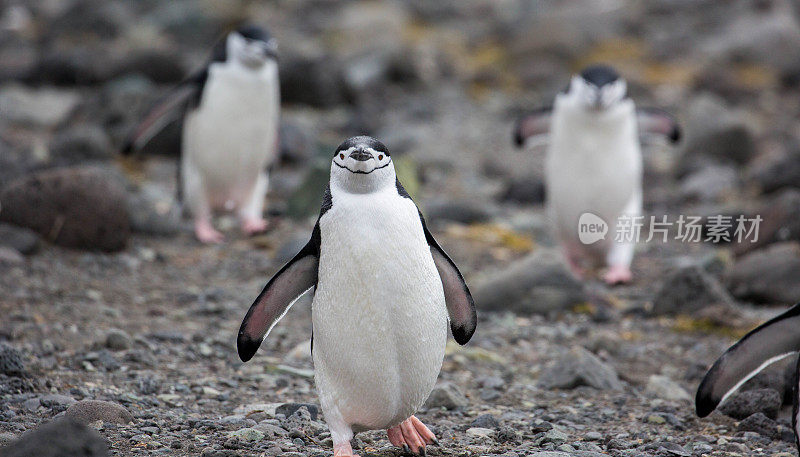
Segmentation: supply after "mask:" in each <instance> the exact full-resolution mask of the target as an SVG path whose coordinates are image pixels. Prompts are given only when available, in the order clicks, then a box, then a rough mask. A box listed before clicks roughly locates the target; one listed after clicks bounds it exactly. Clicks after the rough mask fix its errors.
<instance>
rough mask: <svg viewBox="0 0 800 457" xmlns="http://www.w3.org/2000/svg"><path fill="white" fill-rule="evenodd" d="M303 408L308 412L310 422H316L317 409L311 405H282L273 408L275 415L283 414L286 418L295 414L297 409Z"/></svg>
mask: <svg viewBox="0 0 800 457" xmlns="http://www.w3.org/2000/svg"><path fill="white" fill-rule="evenodd" d="M300 408H305V409H307V410H308V412H309V414H310V417H311V420H314V421H315V420H317V417H319V407H318V406H317V405H314V404H312V403H284V404H282V405H280V406H278V407H277V408H275V414H283V415H284V416H286V417H289V416H291V415H292V414H294V413H296V412H297V410H298V409H300Z"/></svg>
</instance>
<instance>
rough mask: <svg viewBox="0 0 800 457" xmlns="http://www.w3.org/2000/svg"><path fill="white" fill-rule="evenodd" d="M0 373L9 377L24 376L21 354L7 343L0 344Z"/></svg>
mask: <svg viewBox="0 0 800 457" xmlns="http://www.w3.org/2000/svg"><path fill="white" fill-rule="evenodd" d="M0 373H3V374H5V375H9V376H22V375H23V374H25V364H24V362H23V360H22V354H20V352H19V351H18V350H17V349H16V348H14V347H13V346H11V345H10V344H8V343H0Z"/></svg>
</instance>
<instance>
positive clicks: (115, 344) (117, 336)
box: [105, 328, 133, 351]
mask: <svg viewBox="0 0 800 457" xmlns="http://www.w3.org/2000/svg"><path fill="white" fill-rule="evenodd" d="M132 343H133V341H132V340H131V337H130V335H128V334H127V333H125V331H124V330H120V329H117V328H113V329H111V330H109V331H108V333H107V334H106V342H105V345H106V347H107V348H109V349H111V350H112V351H124V350H125V349H130V347H131V345H132Z"/></svg>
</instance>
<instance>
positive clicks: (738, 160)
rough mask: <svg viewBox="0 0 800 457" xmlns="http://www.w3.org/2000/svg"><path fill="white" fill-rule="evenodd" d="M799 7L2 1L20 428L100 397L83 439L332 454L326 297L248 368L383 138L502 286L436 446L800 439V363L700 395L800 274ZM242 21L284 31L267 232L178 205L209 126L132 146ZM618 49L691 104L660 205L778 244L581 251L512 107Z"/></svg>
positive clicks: (0, 114)
mask: <svg viewBox="0 0 800 457" xmlns="http://www.w3.org/2000/svg"><path fill="white" fill-rule="evenodd" d="M799 21H800V4H798V2H795V1H789V0H773V1H770V0H721V1H716V0H714V1H712V0H647V1H624V0H574V1H564V2H557V1H531V0H498V1H489V0H461V1H456V0H441V1H435V2H432V1H424V0H411V1H366V2H362V1H331V0H317V1H303V0H286V1H245V0H240V1H236V0H219V1H218V0H215V1H211V0H208V1H188V0H177V1H154V0H140V1H135V2H130V1H121V0H35V1H12V0H2V1H0V205H2V210H0V221H2V222H0V313H1V314H2V316H3V318H1V319H0V341H2V342H0V445H4V444H6V443H10V442H13V441H15V440H17V439H18V438H19V437H20V435H21V434H22V433H23V432H25V431H28V430H32V429H35V428H36V427H37V426H38V425H39V424H41V423H44V422H47V421H49V420H50V419H52V418H53V417H55V416H58V415H59V414H65V411H66V412H67V413H69V410H70V409H72V411H73V412H72V413H70V414H72V415H73V416H74V417H80V418H84V419H86V420H85V421H84V422H89V423H90V424H92V429H93V430H94V431H92V430H88V429H87V430H83V429H81V430H80V431H75V432H74V433H72V432H71V434H70V436H75V437H76V438H75V440H86V442H87V443H94V444H92V445H97V449H98V451H97V452H109V453H110V454H113V455H150V454H174V455H201V454H202V455H219V456H222V455H281V454H285V455H322V454H326V453H329V452H330V449H329V441H330V439H329V437H328V436H326V433H327V432H326V431H325V427H324V425H323V424H322V422H321V421H322V418H321V417H319V418H318V417H317V414H316V406H314V405H313V403H315V402H316V401H317V400H316V397H315V395H314V391H313V381H312V379H311V375H310V373H311V371H310V370H311V369H312V365H311V361H310V355H309V348H308V340H309V338H310V325H311V324H310V308H309V306H308V303H303V304H298V305H296V306H295V307H294V308H293V309H292V311H291V312H290V313H289V314H288V315H287V317H286V318H285V319H284V321H282V322H281V324H279V325H278V326H277V327H276V329H275V330H274V331H273V333H272V334H271V335H270V338H269V339H268V340H267V341H266V342H265V343H264V346H263V348H262V352H260V353H259V355H258V356H257V357H256V359H255V360H253V361H252V362H250V363H249V364H247V365H243V364H241V363H240V362H239V360H238V358H237V357H236V353H235V349H234V341H235V335H236V329H237V328H238V326H239V323H240V322H241V318H242V317H243V316H244V313H245V312H246V310H247V308H248V306H249V305H250V303H251V302H252V300H253V299H254V297H255V296H256V295H257V294H258V292H259V291H260V290H261V287H263V285H264V283H265V282H266V281H267V279H268V278H269V276H270V275H271V274H272V273H274V272H275V271H277V269H278V268H280V266H281V265H282V264H283V263H284V262H286V261H287V260H289V259H290V258H291V257H293V256H294V254H295V253H296V252H297V250H299V248H300V247H302V246H303V245H304V244H305V242H306V241H307V240H308V237H309V235H310V231H311V227H313V223H314V220H315V219H316V215H317V214H318V211H319V204H320V201H321V196H322V192H323V190H324V188H325V185H326V183H327V180H328V173H329V167H330V157H331V154H332V152H333V151H334V149H335V147H336V145H338V144H339V143H340V142H341V141H342V140H344V139H345V138H347V137H349V136H352V135H356V134H369V135H372V136H374V137H376V138H378V139H379V140H381V141H383V142H384V143H385V144H386V145H387V146H388V148H389V150H390V151H391V153H392V157H393V158H394V159H395V163H396V166H397V168H398V174H399V176H400V179H401V180H402V182H403V184H404V185H405V187H406V188H407V189H408V190H409V192H410V193H411V194H412V196H414V198H415V200H416V202H417V203H418V205H419V206H420V207H421V209H422V210H423V212H424V213H425V215H426V218H427V219H428V221H429V224H430V226H431V227H432V229H433V231H434V232H435V234H436V235H437V238H438V239H439V242H440V244H442V245H443V246H444V247H445V249H446V250H447V251H448V252H449V253H450V254H451V256H452V257H453V258H454V259H455V261H456V263H457V264H458V265H459V267H460V268H461V271H462V273H464V275H465V277H466V279H467V282H468V283H469V285H470V287H471V288H472V290H473V294H474V295H475V298H476V302H477V304H478V307H479V312H480V318H481V321H480V324H479V327H478V332H477V334H476V336H475V339H473V341H472V342H471V343H470V345H469V346H468V347H466V348H461V349H458V348H455V347H453V348H449V349H448V355H447V358H446V360H445V366H444V370H443V373H442V375H441V378H442V382H443V384H442V385H441V386H439V387H437V390H436V391H435V392H436V395H434V396H432V398H434V399H435V400H432V401H433V403H432V404H430V405H429V408H428V410H427V412H424V413H423V414H422V416H423V418H424V419H425V420H426V421H427V422H428V423H431V424H432V425H433V427H432V428H434V430H435V431H436V433H437V434H438V435H439V437H440V438H443V437H444V438H445V439H444V440H443V442H445V443H447V444H446V445H445V447H444V448H443V449H442V450H435V451H431V452H438V453H442V454H451V453H453V454H455V453H457V454H458V455H482V454H503V455H508V456H515V455H528V454H531V453H533V452H539V451H548V450H549V451H552V450H558V451H560V452H566V453H573V452H594V453H607V454H611V455H628V453H627V452H628V450H630V449H635V450H636V454H637V455H701V454H704V453H711V451H712V449H720V450H721V451H725V452H727V453H728V454H727V455H777V454H776V453H779V452H785V451H788V450H791V448H792V443H791V442H790V441H791V434H789V435H787V433H788V430H789V429H788V426H789V424H788V422H787V421H786V418H787V417H788V415H787V413H786V411H785V408H784V409H782V405H783V403H784V401H785V400H788V399H789V396H790V395H789V392H790V389H791V377H790V373H789V371H787V370H785V369H784V368H785V367H784V366H779V367H776V368H774V369H772V370H771V371H767V372H765V374H763V375H760V376H759V377H757V378H756V379H755V381H751V383H750V385H748V386H746V390H748V389H749V391H750V392H755V393H751V394H748V395H750V397H747V398H746V399H745V400H747V401H745V400H742V402H743V404H745V405H749V406H747V407H750V409H747V408H744V407H743V408H744V410H736V411H732V412H730V411H729V414H728V413H726V414H727V415H722V414H719V415H715V416H712V419H711V420H704V421H700V420H697V419H695V418H694V415H693V409H692V405H691V402H690V398H691V395H690V394H691V393H692V392H693V390H694V389H695V388H696V384H697V382H699V379H700V378H701V377H702V375H703V373H704V372H705V369H706V368H707V367H708V365H709V364H710V363H711V362H712V361H713V360H714V359H716V357H717V356H718V355H719V354H720V353H721V352H722V351H723V350H724V349H725V348H726V347H727V346H728V345H729V344H730V343H731V342H732V341H733V338H734V337H736V336H741V335H742V334H743V332H744V331H746V330H747V329H748V328H752V326H753V325H754V324H755V323H757V322H759V321H761V320H763V319H765V318H767V317H769V316H771V315H773V314H775V313H776V312H777V311H778V310H779V309H781V308H780V307H785V306H787V305H790V304H792V303H794V302H795V301H797V300H798V298H800V281H798V272H800V244H798V242H800V147H799V145H800V143H798V139H800V138H799V137H800V119H799V118H798V114H799V113H800V91H799V90H798V89H799V87H800V22H799ZM242 22H249V23H255V24H259V25H262V26H265V27H266V28H268V29H269V30H270V31H271V33H272V35H273V36H274V37H275V38H276V39H277V41H278V44H279V56H280V57H279V72H280V79H281V98H282V111H281V126H280V157H281V159H280V162H279V163H278V164H276V166H275V167H274V168H273V170H272V174H271V182H270V192H269V196H268V205H267V207H268V210H267V212H268V215H269V219H270V220H271V222H272V223H273V226H272V228H271V229H270V231H268V232H267V233H266V234H263V235H259V236H256V237H253V238H246V237H243V236H241V235H238V232H237V230H235V223H234V222H233V221H232V220H229V219H228V218H225V217H223V218H222V219H221V221H220V222H219V226H221V227H223V228H225V229H227V235H228V238H229V239H228V241H227V242H226V243H224V244H222V245H220V246H204V245H201V244H199V243H198V242H197V241H195V240H194V238H193V237H192V234H191V223H190V222H189V221H188V220H186V219H182V218H181V214H180V210H179V206H178V204H177V201H176V185H177V181H176V170H177V159H178V157H179V150H180V132H181V126H180V124H179V123H175V124H173V125H170V126H169V127H168V128H166V129H165V130H164V132H163V133H162V134H160V135H159V136H158V137H156V138H155V139H154V141H152V142H151V143H150V144H149V145H148V146H147V148H146V150H145V151H143V153H142V154H141V155H139V156H137V157H134V158H132V159H124V160H123V159H122V158H121V156H120V154H119V152H118V151H119V149H120V147H121V146H122V144H123V141H124V139H125V137H126V135H128V134H129V133H130V132H131V130H132V129H133V128H134V127H135V126H136V125H137V123H138V122H139V121H140V120H141V118H142V116H143V115H144V114H145V113H146V111H147V109H148V108H149V107H150V106H152V104H153V103H155V102H156V101H157V100H158V99H159V98H160V97H161V96H163V95H164V94H165V93H167V91H168V90H169V89H170V88H171V87H173V86H174V85H175V84H177V83H178V82H180V81H181V80H183V79H184V78H185V77H187V76H188V75H190V74H192V73H194V72H196V71H198V70H199V69H200V68H202V67H203V65H204V64H205V63H206V61H207V59H208V57H209V53H210V50H211V48H212V46H213V45H214V43H215V42H216V41H217V40H218V39H219V38H220V37H222V36H223V35H224V34H225V33H226V32H228V31H230V30H231V29H233V28H235V27H236V26H237V25H239V24H241V23H242ZM591 63H607V64H610V65H612V66H614V67H615V68H616V69H617V70H618V71H619V72H620V73H621V75H622V76H623V77H624V78H626V79H627V81H628V87H629V94H630V96H631V97H632V98H633V99H634V100H635V101H636V103H637V105H638V106H645V107H660V108H663V109H666V110H667V111H669V112H671V113H672V114H673V115H675V117H676V118H677V119H678V120H679V122H680V123H681V124H682V126H683V129H684V133H685V136H684V139H683V140H682V141H681V143H680V144H679V145H678V146H677V147H667V146H663V145H655V146H651V147H647V148H645V150H644V155H645V179H644V190H645V200H644V207H645V214H646V215H648V216H649V215H656V216H661V215H669V217H670V219H671V220H675V218H676V217H677V215H678V214H685V215H697V216H702V217H708V216H712V215H730V216H734V217H736V216H738V215H745V216H747V217H755V216H756V215H760V216H761V217H762V218H763V222H762V223H761V225H760V231H759V237H758V241H757V242H755V243H749V242H747V243H731V244H728V243H722V244H712V243H681V242H677V241H674V240H672V241H670V242H669V243H660V242H659V243H657V242H650V243H641V244H640V245H639V246H638V248H637V255H636V258H635V260H634V264H633V273H634V277H635V280H634V282H633V283H632V284H631V285H628V286H623V287H617V288H612V289H609V288H606V287H605V286H604V285H602V284H601V283H600V282H599V281H596V280H588V281H585V282H579V281H577V280H575V279H574V278H573V277H572V276H571V275H570V274H569V273H568V271H567V270H566V269H565V268H564V266H563V264H562V261H561V259H560V254H559V252H558V251H557V249H555V247H554V243H553V237H552V235H551V234H550V233H549V230H548V221H547V218H546V216H545V214H544V210H543V206H542V204H543V202H544V185H543V177H542V164H543V154H544V148H532V149H527V150H517V149H515V148H514V147H513V146H512V141H511V140H512V129H513V124H514V122H515V120H516V119H517V118H518V116H519V115H521V114H522V113H524V112H525V111H527V110H530V109H533V108H536V107H539V106H545V105H549V104H551V103H552V100H553V97H554V95H555V94H556V92H558V91H559V90H561V89H563V88H564V87H565V86H566V84H567V83H568V81H569V78H570V76H571V75H572V74H574V73H575V72H577V71H579V70H580V69H581V68H582V67H584V66H586V65H588V64H591ZM87 202H90V204H87ZM565 366H566V367H570V370H560V371H559V368H558V367H565ZM576 373H577V374H576ZM753 389H755V390H753ZM89 400H98V401H101V402H104V403H92V402H90V401H89ZM293 402H307V403H311V405H309V406H308V407H307V409H308V410H310V411H311V414H309V415H305V414H304V413H303V414H293V413H294V410H296V409H297V408H296V405H295V406H292V404H293ZM287 404H289V406H286V405H287ZM75 405H79V406H75ZM754 405H755V406H754ZM276 408H284V409H282V410H281V409H276ZM287 408H288V409H287ZM292 408H294V409H292ZM312 410H313V411H312ZM75 411H78V412H75ZM302 411H305V410H301V413H302ZM487 414H488V415H489V416H486V415H487ZM755 414H761V416H756V418H755V419H752V420H751V419H750V418H751V416H753V415H755ZM762 417H763V419H762ZM87 418H88V419H87ZM480 418H482V419H480ZM478 419H480V421H478ZM744 419H747V420H749V421H750V422H747V421H746V420H744ZM98 420H99V421H100V422H98ZM735 420H743V421H742V422H735ZM475 421H478V422H477V423H476V422H475ZM741 424H744V425H741ZM476 429H477V430H476ZM469 430H473V431H472V432H469ZM468 432H469V433H468ZM47 433H51V434H52V433H53V431H52V430H50V431H49V432H47ZM98 433H99V434H98ZM593 433H594V434H593ZM596 434H600V437H598V436H597V435H596ZM45 436H46V435H45ZM38 439H39V440H40V441H43V440H42V439H41V437H40V438H38ZM361 439H362V441H359V442H358V443H357V446H360V447H361V449H362V452H361V453H362V455H363V454H378V455H395V454H396V453H397V451H396V450H392V449H391V448H390V447H389V445H388V441H386V439H385V436H382V435H380V434H377V433H371V434H365V435H363V436H362V438H361ZM96 440H99V441H96ZM44 441H46V440H44ZM65 446H66V445H65ZM326 446H327V447H326ZM676 446H677V447H678V448H680V449H678V448H676ZM106 449H109V450H108V451H106ZM756 449H758V451H756ZM37 452H40V451H37ZM670 452H672V453H670ZM681 452H683V453H681ZM792 452H793V451H792ZM759 453H760V454H759ZM15 455H16V454H15ZM19 455H35V454H30V453H29V454H19ZM38 455H45V454H38ZM54 455H55V454H54ZM77 455H105V454H102V453H99V454H77ZM534 455H535V454H534ZM581 455H589V454H581Z"/></svg>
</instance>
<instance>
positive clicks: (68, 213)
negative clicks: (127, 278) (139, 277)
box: [0, 167, 130, 251]
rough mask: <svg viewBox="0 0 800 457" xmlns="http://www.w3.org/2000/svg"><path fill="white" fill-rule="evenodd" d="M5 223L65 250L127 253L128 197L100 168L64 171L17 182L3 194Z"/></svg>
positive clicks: (28, 177) (29, 177) (3, 217)
mask: <svg viewBox="0 0 800 457" xmlns="http://www.w3.org/2000/svg"><path fill="white" fill-rule="evenodd" d="M0 201H2V202H3V211H2V212H0V220H2V221H5V222H11V223H13V224H16V225H19V226H22V227H27V228H30V229H32V230H34V231H36V232H37V233H39V234H40V235H42V236H43V237H44V238H46V239H48V240H50V241H52V242H54V243H56V244H58V245H61V246H66V247H72V248H83V249H90V250H100V251H117V250H120V249H123V248H124V247H125V245H126V244H127V241H128V237H129V235H130V229H129V222H128V214H127V210H126V205H125V191H124V189H123V188H122V186H121V185H120V184H119V183H118V182H115V181H114V180H113V179H112V178H111V177H110V176H109V174H108V173H106V172H104V171H103V170H101V169H97V168H78V167H76V168H59V169H53V170H45V171H41V172H38V173H34V174H31V175H29V176H26V177H23V178H20V179H17V180H16V181H14V182H12V183H11V184H9V185H8V186H6V187H5V189H3V190H2V192H0Z"/></svg>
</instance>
